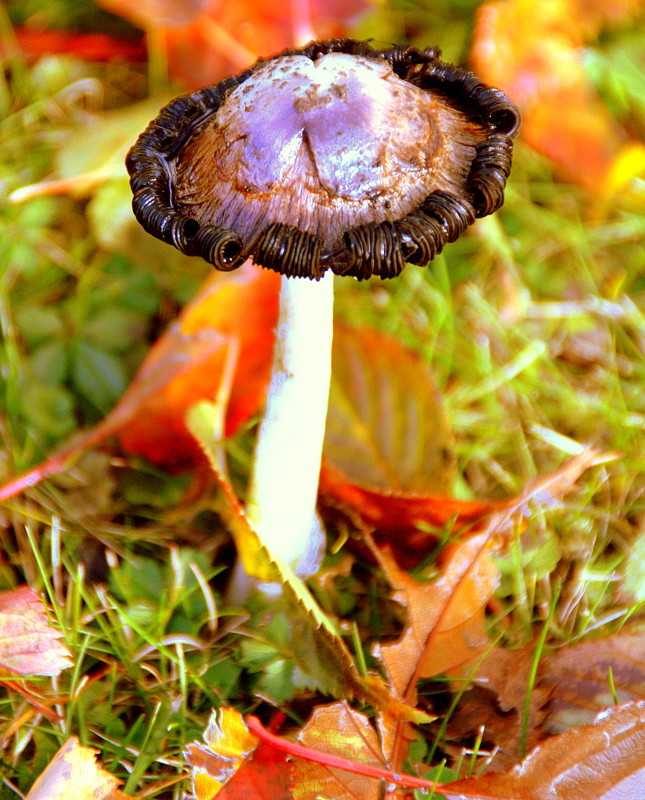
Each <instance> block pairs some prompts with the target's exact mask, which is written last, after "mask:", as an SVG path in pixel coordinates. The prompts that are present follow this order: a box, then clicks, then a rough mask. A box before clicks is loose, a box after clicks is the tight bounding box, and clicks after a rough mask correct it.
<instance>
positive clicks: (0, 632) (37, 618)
mask: <svg viewBox="0 0 645 800" xmlns="http://www.w3.org/2000/svg"><path fill="white" fill-rule="evenodd" d="M61 637H62V633H61V632H60V631H57V630H56V629H55V628H54V627H52V626H51V625H50V624H49V620H48V619H47V614H46V613H45V607H44V605H43V601H42V600H41V599H40V597H39V596H38V594H36V592H34V590H33V589H30V588H29V587H28V586H21V587H20V588H19V589H13V590H11V591H8V592H1V593H0V670H4V671H7V672H9V673H11V674H12V675H22V676H28V675H59V674H60V672H61V671H62V670H64V669H67V668H68V667H71V666H72V659H71V656H70V654H69V651H68V650H67V648H66V647H65V646H64V645H63V644H62V643H61V641H60V639H61Z"/></svg>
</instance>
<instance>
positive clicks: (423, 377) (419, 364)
mask: <svg viewBox="0 0 645 800" xmlns="http://www.w3.org/2000/svg"><path fill="white" fill-rule="evenodd" d="M453 451H454V442H453V436H452V432H451V430H450V425H449V422H448V418H447V416H446V412H445V409H444V407H443V403H442V400H441V396H440V394H439V391H438V389H437V387H436V384H435V382H434V379H433V377H432V372H431V370H430V368H429V366H428V365H427V364H426V363H425V362H424V361H423V360H422V359H421V357H420V356H418V355H417V354H416V353H414V352H413V351H412V350H410V349H409V348H407V347H405V346H404V345H402V344H401V343H400V342H398V341H397V340H396V339H394V338H392V337H391V336H388V335H386V334H383V333H379V332H378V331H376V330H373V329H371V328H349V327H346V326H344V325H339V324H336V325H335V326H334V343H333V353H332V381H331V389H330V402H329V413H328V415H327V427H326V429H325V445H324V454H325V459H326V462H327V464H328V465H330V466H331V467H333V468H334V469H336V470H339V471H340V472H342V473H343V474H344V475H345V476H346V478H347V480H348V481H349V482H350V483H352V484H358V485H360V486H363V487H369V488H370V489H374V490H378V489H380V490H386V491H388V492H390V493H395V492H400V491H406V492H408V493H410V494H413V493H421V492H432V493H433V494H435V495H438V494H442V493H443V494H445V493H447V492H449V491H450V490H451V489H452V484H453V481H454V478H455V475H456V462H455V456H454V452H453Z"/></svg>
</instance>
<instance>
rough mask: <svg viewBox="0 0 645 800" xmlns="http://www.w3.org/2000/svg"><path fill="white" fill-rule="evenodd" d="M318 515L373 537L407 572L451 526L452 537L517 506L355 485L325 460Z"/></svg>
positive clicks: (500, 501)
mask: <svg viewBox="0 0 645 800" xmlns="http://www.w3.org/2000/svg"><path fill="white" fill-rule="evenodd" d="M319 491H320V497H319V504H320V511H321V514H322V516H323V518H324V519H325V520H326V521H328V522H330V523H331V524H333V525H338V524H339V523H342V522H343V521H344V520H349V521H350V524H351V526H352V527H353V528H355V529H356V530H358V531H361V530H367V531H370V532H372V533H373V535H374V539H375V540H376V542H377V543H378V544H379V545H381V544H382V545H385V544H387V545H388V546H389V547H390V549H391V550H392V552H393V553H394V554H395V556H396V559H397V561H398V563H399V564H401V565H402V566H405V567H407V568H410V567H412V566H414V565H415V564H418V563H419V561H421V560H422V559H424V558H425V557H426V556H427V555H428V552H429V551H430V549H431V548H432V546H433V545H434V543H435V542H436V541H437V540H438V539H439V538H440V537H441V536H442V535H443V534H444V531H445V529H446V526H448V525H450V532H451V534H452V535H455V536H456V535H457V534H458V533H459V532H461V531H463V530H464V529H465V528H467V529H468V530H470V531H472V530H473V529H474V527H475V524H476V523H479V522H481V521H482V520H483V519H484V518H485V517H486V516H487V515H489V514H491V513H492V512H494V511H499V510H501V509H503V508H507V507H509V506H511V505H513V503H514V502H515V501H514V499H513V498H509V499H506V500H458V499H456V498H454V497H446V496H442V495H433V494H423V493H410V492H390V491H385V490H379V489H370V488H367V487H364V486H360V485H357V484H354V483H352V482H351V481H350V479H349V478H348V477H347V476H346V475H344V474H343V473H342V472H340V471H339V470H337V469H335V468H334V467H333V466H332V465H331V464H329V463H328V462H327V461H326V460H323V464H322V469H321V473H320V488H319Z"/></svg>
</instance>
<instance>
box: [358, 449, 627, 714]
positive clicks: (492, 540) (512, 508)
mask: <svg viewBox="0 0 645 800" xmlns="http://www.w3.org/2000/svg"><path fill="white" fill-rule="evenodd" d="M616 458H617V455H616V454H613V453H599V452H597V451H595V450H592V449H590V448H589V449H587V450H584V451H582V452H581V453H579V454H578V455H577V456H574V457H573V458H571V459H570V460H569V461H567V462H566V463H565V464H563V465H562V466H561V467H559V468H558V469H556V470H554V471H553V472H550V473H548V474H547V475H543V476H539V477H538V478H535V479H533V480H531V481H529V482H528V483H527V484H526V486H525V487H524V490H523V492H522V493H521V495H519V496H518V497H517V498H515V500H514V501H513V503H512V504H511V505H509V507H508V508H507V509H505V510H503V511H498V512H496V513H494V514H491V515H490V516H489V517H488V519H487V523H486V527H485V529H484V530H483V531H482V532H480V533H478V534H476V535H473V536H471V537H470V538H468V539H464V540H463V541H461V542H458V543H456V544H453V545H451V546H450V547H448V548H446V550H445V551H444V553H443V554H442V558H441V560H440V562H439V564H438V566H439V568H440V569H441V575H440V576H439V577H438V578H437V580H435V581H433V582H432V583H426V584H423V583H420V582H418V581H416V580H415V579H414V578H412V577H411V576H410V575H409V574H407V573H406V572H404V571H402V570H401V569H400V568H399V567H398V566H397V564H396V563H395V561H394V559H393V558H392V556H391V554H390V552H389V550H387V549H385V550H383V551H379V550H377V549H376V547H372V551H373V553H374V555H375V557H376V558H377V559H378V560H379V562H380V564H381V566H382V568H383V570H384V572H385V574H386V577H387V579H388V580H389V581H390V583H391V584H392V587H393V589H394V590H395V595H394V596H395V598H396V599H397V600H399V602H401V603H402V604H403V605H404V606H405V607H406V608H407V610H408V615H409V617H408V621H409V627H408V629H407V630H406V632H405V633H404V635H403V637H402V638H401V640H399V641H398V642H396V643H395V644H392V645H382V646H380V647H379V648H377V653H378V654H379V655H380V656H381V658H382V660H383V662H384V664H385V666H386V670H387V672H388V677H389V679H390V682H391V684H392V686H393V688H394V690H395V691H396V692H398V693H400V696H401V697H403V698H404V699H405V700H406V702H409V703H414V702H415V697H414V686H415V684H416V681H417V680H418V679H419V678H421V677H425V678H429V677H432V676H434V675H437V674H439V673H441V672H446V673H450V674H453V675H459V674H461V675H463V674H464V672H466V671H467V669H468V667H469V666H470V665H472V664H473V662H474V661H475V660H477V658H478V657H479V656H480V655H481V654H482V653H483V652H484V651H485V650H486V649H487V648H488V647H489V646H490V645H489V642H488V640H487V636H486V624H485V614H484V610H485V606H486V604H487V603H488V601H489V600H490V598H491V597H492V596H493V594H494V592H495V589H496V588H497V583H498V568H497V566H496V565H495V563H494V561H493V558H492V555H493V548H494V547H495V546H499V543H500V541H501V540H502V539H503V538H504V537H505V536H507V535H508V534H509V533H510V532H512V531H513V529H514V527H515V526H516V524H518V522H519V523H521V521H522V520H523V518H524V517H525V515H526V514H527V513H528V506H529V503H539V504H540V505H542V506H549V505H553V504H554V503H555V502H557V500H558V499H559V498H560V497H562V496H563V495H565V494H567V493H568V492H570V491H572V490H573V489H574V487H575V482H576V481H577V479H578V478H579V477H580V475H581V474H582V473H583V472H584V471H585V470H586V469H588V468H589V467H592V466H596V465H599V464H604V463H606V462H608V461H612V460H614V459H616Z"/></svg>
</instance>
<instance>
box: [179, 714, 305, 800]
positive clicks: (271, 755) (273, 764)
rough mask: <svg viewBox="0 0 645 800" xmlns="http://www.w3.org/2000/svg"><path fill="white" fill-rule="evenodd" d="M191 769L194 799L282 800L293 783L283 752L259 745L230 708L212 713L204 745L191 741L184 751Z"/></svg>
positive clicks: (287, 795)
mask: <svg viewBox="0 0 645 800" xmlns="http://www.w3.org/2000/svg"><path fill="white" fill-rule="evenodd" d="M185 756H186V760H187V761H188V764H189V766H190V767H191V768H192V790H193V796H194V798H195V800H211V798H214V797H215V796H216V795H217V797H218V799H219V800H227V798H228V799H229V800H234V799H235V798H237V800H242V798H244V800H282V798H285V800H286V799H287V798H289V797H291V795H290V793H289V789H290V785H291V782H292V775H291V767H290V765H289V764H288V763H287V759H286V756H285V755H284V754H283V753H279V752H276V751H275V750H271V749H270V748H267V747H265V746H264V745H262V744H261V743H260V742H259V741H258V739H257V738H256V737H255V736H253V734H251V733H250V732H249V731H248V729H247V727H246V725H245V724H244V720H243V719H242V716H241V714H240V713H239V712H238V711H236V710H235V709H233V708H227V707H222V708H220V709H218V710H217V711H213V713H212V714H211V718H210V720H209V723H208V727H207V728H206V730H205V732H204V744H201V743H200V742H194V743H193V744H190V745H188V747H187V748H186V751H185Z"/></svg>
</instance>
